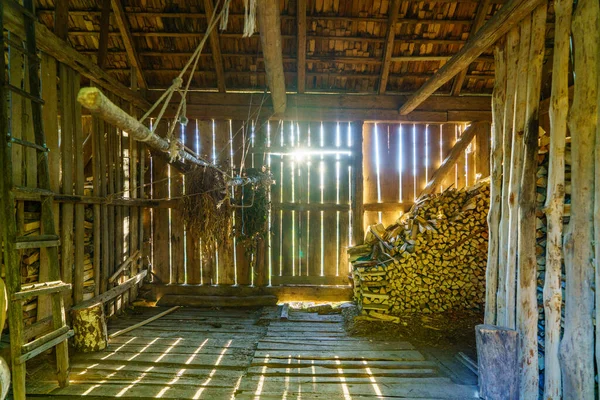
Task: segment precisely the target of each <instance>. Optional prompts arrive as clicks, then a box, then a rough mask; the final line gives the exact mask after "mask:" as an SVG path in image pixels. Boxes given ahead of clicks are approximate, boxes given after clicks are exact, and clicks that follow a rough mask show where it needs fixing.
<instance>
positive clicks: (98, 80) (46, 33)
mask: <svg viewBox="0 0 600 400" xmlns="http://www.w3.org/2000/svg"><path fill="white" fill-rule="evenodd" d="M5 3H6V5H5V7H4V27H5V28H6V29H8V30H9V31H11V32H13V33H14V34H16V35H17V36H20V37H25V29H24V27H23V17H22V14H21V12H20V10H19V9H18V8H17V7H16V6H13V4H15V3H14V2H12V1H7V2H5ZM35 38H36V41H37V45H38V48H39V49H40V50H41V51H43V52H45V53H46V54H48V55H50V56H52V57H54V58H55V59H56V60H57V61H59V62H61V63H63V64H65V65H68V66H69V67H71V68H73V69H74V70H75V71H77V72H79V73H80V74H81V75H83V76H85V77H86V78H88V79H89V80H90V81H92V82H94V83H95V84H97V85H98V86H100V87H102V88H104V89H106V90H108V91H110V92H111V93H113V94H115V95H117V96H119V97H120V98H122V99H124V100H126V101H129V102H131V103H133V104H135V105H136V107H139V108H141V109H143V110H147V109H148V108H150V103H148V101H147V100H146V99H144V98H143V97H142V96H141V95H139V94H138V93H136V92H133V91H132V90H131V89H129V88H128V87H127V86H125V85H123V84H122V83H121V82H119V81H118V80H117V79H116V78H115V77H113V76H111V75H110V74H108V73H106V72H104V71H102V69H100V68H99V67H98V66H97V65H96V64H95V63H94V62H92V60H91V59H90V58H88V57H85V56H83V55H81V54H79V53H78V52H77V51H76V50H75V49H74V48H72V47H71V46H70V45H69V44H68V43H67V42H65V41H64V40H61V39H59V38H58V37H57V36H56V35H55V34H54V33H52V32H51V31H50V30H49V29H48V28H47V27H46V26H45V25H43V24H41V23H39V22H36V23H35Z"/></svg>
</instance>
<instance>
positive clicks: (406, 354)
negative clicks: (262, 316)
mask: <svg viewBox="0 0 600 400" xmlns="http://www.w3.org/2000/svg"><path fill="white" fill-rule="evenodd" d="M290 357H291V358H292V359H308V360H334V359H346V360H367V361H369V360H372V361H375V360H381V361H386V360H387V361H405V360H424V359H425V357H423V355H422V354H421V353H420V352H418V351H416V350H396V351H369V352H365V353H357V352H355V351H351V350H339V351H286V350H269V351H267V350H257V351H256V352H255V353H254V358H255V359H256V358H264V359H266V358H269V359H272V358H290Z"/></svg>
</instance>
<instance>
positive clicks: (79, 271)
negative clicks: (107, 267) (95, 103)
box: [71, 71, 85, 304]
mask: <svg viewBox="0 0 600 400" xmlns="http://www.w3.org/2000/svg"><path fill="white" fill-rule="evenodd" d="M72 76H73V85H72V88H73V91H72V94H71V96H72V97H73V98H76V96H77V93H79V82H80V79H81V78H80V76H79V74H78V73H75V72H74V71H73V73H72ZM73 107H74V109H73V125H74V132H73V133H74V141H73V145H74V154H75V194H76V195H80V196H83V189H84V184H85V175H84V171H83V127H82V125H81V123H82V121H81V105H80V104H79V103H78V102H73ZM84 207H85V206H84V205H83V204H76V205H75V270H74V274H73V303H74V304H77V303H79V302H81V301H82V300H83V274H84V273H83V270H84V265H83V264H84V258H85V254H84V246H85V243H84V242H85V232H84V226H83V225H84V224H83V223H84V219H85V208H84Z"/></svg>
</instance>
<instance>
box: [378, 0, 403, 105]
mask: <svg viewBox="0 0 600 400" xmlns="http://www.w3.org/2000/svg"><path fill="white" fill-rule="evenodd" d="M399 13H400V0H392V4H391V5H390V10H389V19H388V30H387V35H386V38H385V48H384V51H383V64H382V66H381V76H380V77H379V94H383V93H385V90H386V88H387V82H388V77H389V75H390V66H391V65H392V54H393V53H394V38H395V37H396V21H397V20H398V14H399Z"/></svg>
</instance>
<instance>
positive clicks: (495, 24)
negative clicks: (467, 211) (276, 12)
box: [261, 0, 543, 115]
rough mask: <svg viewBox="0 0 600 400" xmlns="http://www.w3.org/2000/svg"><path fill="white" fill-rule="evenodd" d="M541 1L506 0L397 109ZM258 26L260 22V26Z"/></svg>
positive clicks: (423, 95) (407, 108) (422, 96)
mask: <svg viewBox="0 0 600 400" xmlns="http://www.w3.org/2000/svg"><path fill="white" fill-rule="evenodd" d="M542 1H543V0H509V1H508V2H507V3H506V4H504V6H503V7H502V8H501V9H500V11H498V12H497V13H496V14H495V15H494V16H493V17H492V19H490V20H489V21H488V22H487V23H486V24H485V25H484V26H483V28H481V29H480V30H479V31H478V32H477V33H476V34H475V35H473V36H472V37H470V38H469V40H468V41H467V43H466V44H465V45H464V46H463V47H462V48H461V49H460V51H459V52H458V53H457V54H456V55H455V56H454V57H452V58H451V59H450V60H449V61H448V62H447V63H446V64H444V66H443V67H441V68H440V69H439V70H438V71H437V72H436V73H435V75H433V76H432V77H431V78H429V80H428V81H427V82H426V83H425V84H424V85H423V86H421V87H420V88H419V90H417V91H416V92H415V93H414V94H413V95H412V96H411V97H410V98H409V99H408V101H406V103H404V104H403V105H402V107H401V108H400V114H402V115H406V114H408V113H410V112H411V111H413V110H414V109H415V108H417V107H418V106H419V105H420V104H421V103H422V102H423V101H425V100H426V99H427V98H428V97H429V96H431V95H432V94H433V93H434V92H435V91H436V90H437V89H439V88H440V87H441V86H442V85H443V84H445V83H446V82H448V81H449V80H450V79H452V78H453V77H454V76H455V75H456V74H457V73H459V72H460V71H462V70H463V69H465V68H467V67H468V66H469V64H471V63H472V62H473V61H475V59H476V58H477V57H479V56H480V55H481V53H483V52H484V51H485V50H487V49H488V48H489V47H490V46H491V45H493V44H494V43H495V42H496V41H498V39H500V38H501V37H502V36H504V34H505V33H507V32H508V31H509V30H510V29H511V28H512V27H513V26H514V25H516V24H518V23H519V22H520V21H521V20H522V19H523V18H525V17H527V16H529V15H530V14H531V12H532V11H533V9H534V8H535V7H537V5H538V4H540V3H541V2H542ZM261 26H262V25H261Z"/></svg>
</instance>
